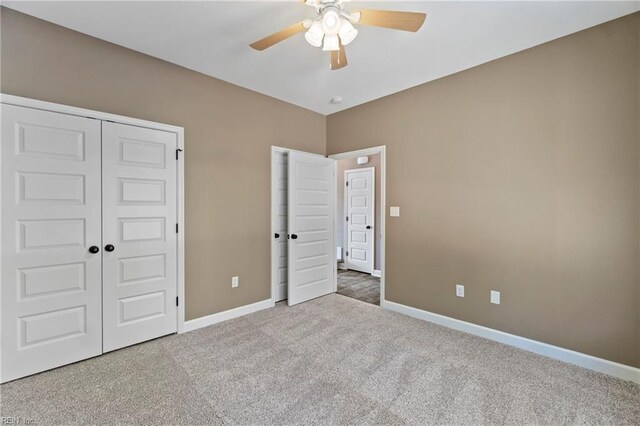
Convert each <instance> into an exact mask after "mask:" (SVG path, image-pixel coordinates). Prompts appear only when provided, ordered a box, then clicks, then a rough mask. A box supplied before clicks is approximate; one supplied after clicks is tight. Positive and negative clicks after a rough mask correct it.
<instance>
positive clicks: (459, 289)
mask: <svg viewBox="0 0 640 426" xmlns="http://www.w3.org/2000/svg"><path fill="white" fill-rule="evenodd" d="M456 296H458V297H464V286H463V285H461V284H457V285H456Z"/></svg>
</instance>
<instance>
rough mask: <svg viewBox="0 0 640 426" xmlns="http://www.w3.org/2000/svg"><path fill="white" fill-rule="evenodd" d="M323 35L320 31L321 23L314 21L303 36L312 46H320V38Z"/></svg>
mask: <svg viewBox="0 0 640 426" xmlns="http://www.w3.org/2000/svg"><path fill="white" fill-rule="evenodd" d="M323 37H324V32H323V31H322V24H320V22H318V21H316V22H314V23H313V24H312V25H311V27H310V28H309V30H308V31H307V32H306V33H305V34H304V38H305V39H306V40H307V42H308V43H309V44H310V45H312V46H313V47H320V46H322V38H323Z"/></svg>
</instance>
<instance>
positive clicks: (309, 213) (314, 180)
mask: <svg viewBox="0 0 640 426" xmlns="http://www.w3.org/2000/svg"><path fill="white" fill-rule="evenodd" d="M334 168H335V161H334V160H330V159H328V158H324V157H320V156H318V155H312V154H304V153H299V152H290V153H289V176H288V184H289V188H288V189H289V191H288V198H289V203H288V204H289V212H288V219H289V230H288V231H289V241H288V245H289V253H288V255H289V259H288V264H289V268H288V272H289V274H288V275H289V279H288V286H287V288H288V304H289V306H291V305H295V304H297V303H301V302H305V301H307V300H311V299H314V298H316V297H320V296H324V295H326V294H329V293H332V292H333V291H334V274H335V273H336V260H335V250H336V249H335V243H334V240H335V238H334V234H333V222H334V218H335V205H334V204H335V202H334V200H335V182H334Z"/></svg>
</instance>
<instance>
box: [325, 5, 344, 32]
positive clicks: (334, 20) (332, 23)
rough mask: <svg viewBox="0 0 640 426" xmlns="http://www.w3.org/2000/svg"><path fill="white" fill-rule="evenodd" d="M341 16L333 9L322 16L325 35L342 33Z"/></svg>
mask: <svg viewBox="0 0 640 426" xmlns="http://www.w3.org/2000/svg"><path fill="white" fill-rule="evenodd" d="M340 26H341V22H340V15H339V14H338V12H336V11H335V10H333V9H330V10H327V11H326V12H324V13H323V15H322V30H323V31H324V33H325V34H338V31H340Z"/></svg>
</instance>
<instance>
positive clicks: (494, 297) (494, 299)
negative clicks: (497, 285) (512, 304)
mask: <svg viewBox="0 0 640 426" xmlns="http://www.w3.org/2000/svg"><path fill="white" fill-rule="evenodd" d="M491 303H493V304H495V305H499V304H500V292H499V291H495V290H491Z"/></svg>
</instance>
